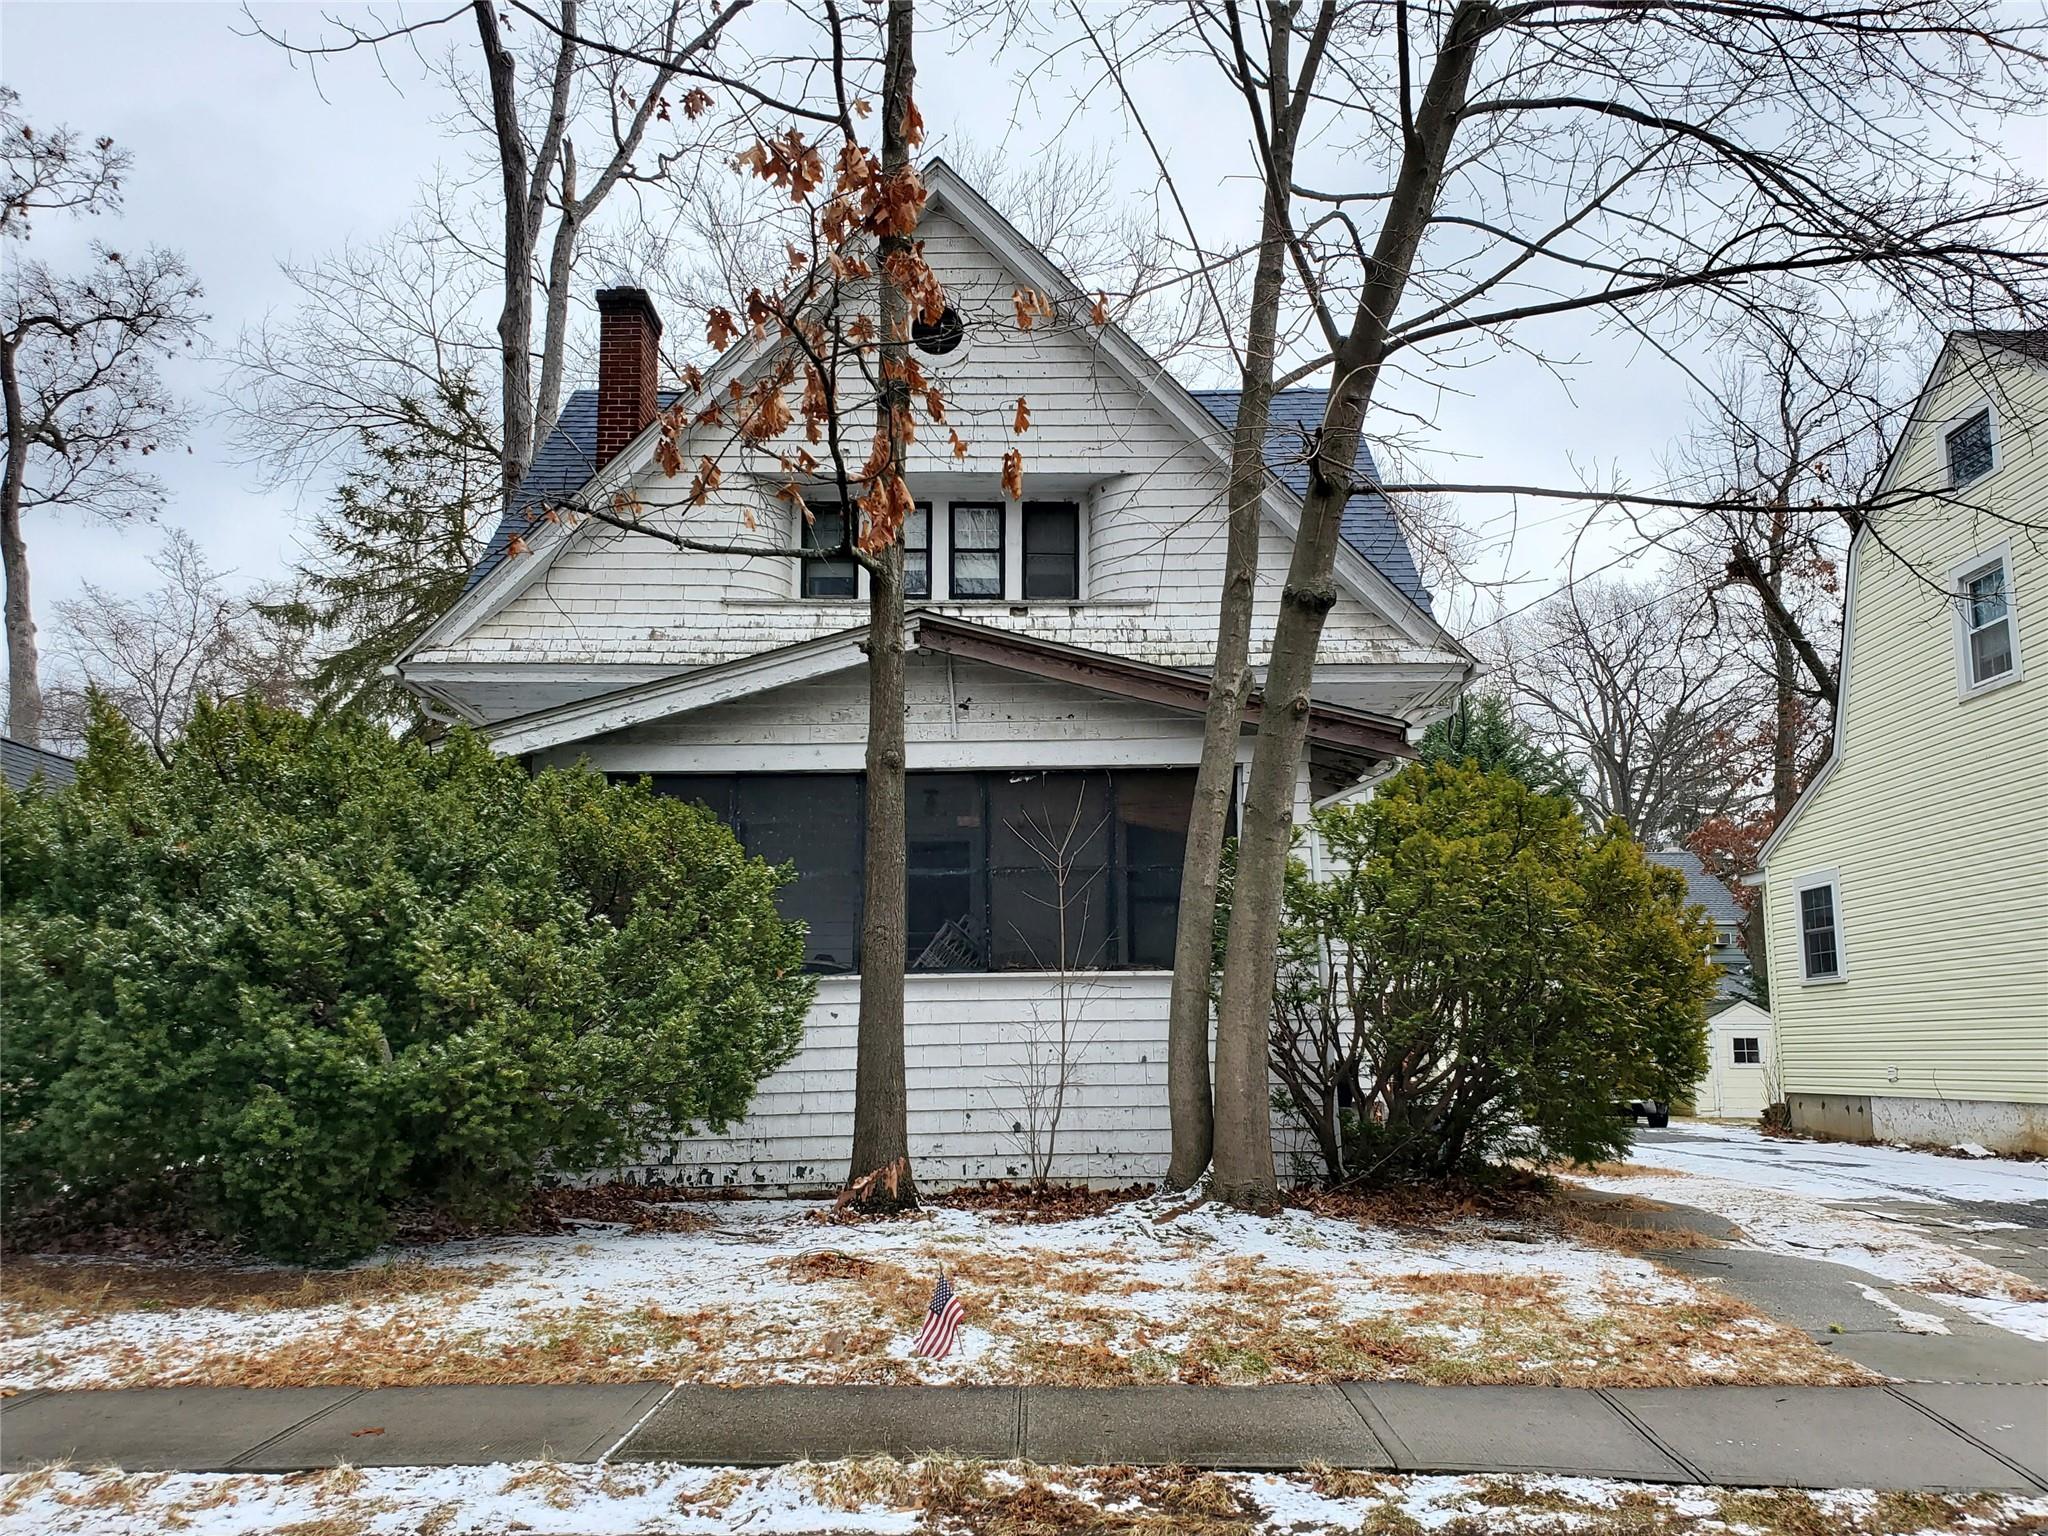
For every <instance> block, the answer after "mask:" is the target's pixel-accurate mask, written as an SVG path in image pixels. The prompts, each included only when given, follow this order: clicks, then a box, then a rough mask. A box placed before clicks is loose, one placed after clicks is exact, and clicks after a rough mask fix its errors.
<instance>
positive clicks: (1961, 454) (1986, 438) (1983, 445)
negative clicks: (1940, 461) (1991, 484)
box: [1948, 411, 1991, 485]
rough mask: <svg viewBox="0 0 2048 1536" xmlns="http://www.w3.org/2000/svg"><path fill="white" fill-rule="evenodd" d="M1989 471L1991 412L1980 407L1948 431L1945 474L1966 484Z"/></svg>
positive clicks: (1950, 479) (1957, 483)
mask: <svg viewBox="0 0 2048 1536" xmlns="http://www.w3.org/2000/svg"><path fill="white" fill-rule="evenodd" d="M1990 471H1991V413H1990V412H1989V411H1979V412H1978V413H1977V414H1976V415H1974V416H1972V417H1971V418H1970V419H1969V420H1968V421H1966V422H1964V423H1963V424H1962V425H1961V426H1959V427H1957V428H1956V429H1955V431H1953V432H1951V433H1949V435H1948V478H1949V484H1951V485H1965V484H1967V483H1969V482H1970V481H1972V480H1974V479H1976V478H1977V477H1978V476H1979V475H1984V474H1989V473H1990Z"/></svg>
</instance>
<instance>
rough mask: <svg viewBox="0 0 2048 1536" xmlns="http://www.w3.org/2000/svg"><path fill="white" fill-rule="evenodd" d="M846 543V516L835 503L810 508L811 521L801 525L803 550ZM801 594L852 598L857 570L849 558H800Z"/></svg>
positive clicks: (854, 592)
mask: <svg viewBox="0 0 2048 1536" xmlns="http://www.w3.org/2000/svg"><path fill="white" fill-rule="evenodd" d="M845 542H846V517H845V513H844V512H843V510H842V509H841V508H840V506H839V505H838V503H836V502H826V503H825V504H824V505H822V506H814V507H812V508H811V520H810V522H809V523H807V524H806V525H805V526H804V532H803V547H804V548H805V549H839V548H841V547H842V546H843V545H844V544H845ZM803 568H804V577H803V580H804V584H803V594H804V596H805V597H852V596H854V595H855V594H856V593H857V591H858V589H859V569H858V567H856V566H855V565H854V563H853V561H852V560H851V559H845V558H842V559H819V558H815V557H808V556H807V557H806V558H805V559H804V561H803Z"/></svg>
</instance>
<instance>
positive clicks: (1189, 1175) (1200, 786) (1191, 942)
mask: <svg viewBox="0 0 2048 1536" xmlns="http://www.w3.org/2000/svg"><path fill="white" fill-rule="evenodd" d="M1290 10H1291V7H1290ZM1325 35H1326V33H1323V32H1319V33H1318V35H1317V37H1316V38H1315V39H1314V40H1313V41H1312V42H1311V43H1310V47H1309V56H1308V60H1307V63H1306V65H1305V69H1304V79H1303V84H1304V85H1306V84H1307V83H1308V82H1309V81H1310V80H1312V79H1313V77H1314V73H1315V70H1316V68H1317V66H1318V65H1319V63H1320V55H1321V51H1322V43H1323V38H1324V36H1325ZM1292 36H1293V31H1292V25H1291V20H1290V24H1289V25H1286V26H1275V27H1273V28H1272V29H1271V35H1270V56H1269V57H1268V59H1267V71H1266V77H1267V81H1268V85H1269V94H1270V106H1269V112H1268V116H1269V120H1270V121H1271V123H1272V125H1273V126H1272V157H1273V161H1274V164H1275V166H1276V171H1275V174H1274V175H1273V176H1272V177H1271V178H1270V179H1269V183H1268V188H1267V197H1266V206H1265V213H1264V215H1263V217H1262V219H1261V228H1260V246H1259V259H1258V264H1257V266H1256V267H1255V268H1254V270H1253V274H1252V303H1251V313H1250V315H1249V317H1248V319H1247V322H1246V330H1245V349H1244V358H1243V363H1242V367H1241V369H1240V372H1239V383H1238V396H1237V421H1236V424H1235V428H1234V430H1233V432H1232V435H1231V447H1230V493H1229V494H1230V535H1229V540H1228V543H1227V545H1226V546H1225V549H1224V555H1223V586H1222V589H1221V591H1220V592H1219V593H1218V596H1217V605H1216V657H1215V662H1214V665H1213V667H1212V670H1211V674H1210V684H1209V703H1208V708H1207V710H1206V711H1205V713H1204V715H1203V719H1202V761H1201V766H1200V767H1199V768H1197V769H1196V771H1195V797H1194V805H1193V808H1192V810H1191V812H1190V814H1189V817H1188V840H1187V849H1186V852H1185V855H1184V857H1183V860H1182V864H1181V877H1180V912H1179V919H1178V926H1177V927H1176V928H1175V930H1174V940H1173V990H1172V993H1171V996H1170V998H1169V1000H1168V1003H1167V1024H1166V1101H1167V1110H1168V1114H1169V1116H1170V1119H1171V1123H1172V1127H1173V1151H1172V1156H1171V1159H1170V1160H1169V1162H1168V1163H1167V1168H1166V1185H1167V1187H1168V1188H1169V1189H1188V1188H1191V1187H1193V1185H1194V1184H1195V1182H1196V1181H1197V1180H1198V1179H1200V1178H1201V1176H1202V1174H1203V1173H1204V1172H1205V1171H1207V1169H1208V1167H1209V1158H1210V1155H1211V1153H1212V1152H1213V1151H1214V1146H1215V1133H1216V1116H1215V1109H1214V1106H1213V1105H1212V1103H1211V1100H1210V1092H1209V993H1210V982H1211V972H1212V970H1213V968H1214V966H1215V948H1216V885H1217V881H1218V878H1219V876H1220V872H1221V868H1222V863H1223V831H1224V828H1225V827H1226V826H1227V825H1228V824H1229V818H1230V797H1231V791H1232V790H1233V789H1234V788H1235V787H1236V784H1237V744H1238V739H1239V735H1240V733H1241V731H1242V729H1243V724H1244V706H1245V700H1246V699H1247V698H1249V697H1250V696H1251V689H1252V669H1251V662H1250V654H1251V632H1252V596H1253V593H1254V590H1255V589H1256V587H1257V584H1258V577H1259V527H1260V522H1261V518H1260V510H1261V506H1262V504H1263V502H1264V500H1265V492H1266V460H1265V444H1266V423H1267V420H1268V417H1269V415H1270V413H1271V407H1272V403H1273V357H1274V351H1275V346H1274V337H1275V334H1276V332H1277V331H1278V329H1279V321H1280V297H1281V290H1282V286H1283V280H1284V273H1285V270H1286V269H1285V262H1286V253H1287V210H1286V197H1287V185H1288V183H1289V182H1291V181H1292V179H1293V172H1294V151H1295V145H1296V143H1297V142H1298V139H1299V135H1300V129H1301V120H1302V113H1301V103H1303V102H1304V101H1305V100H1306V99H1307V96H1306V92H1305V91H1303V90H1297V91H1296V92H1295V99H1294V100H1293V101H1290V100H1289V99H1288V97H1287V87H1288V79H1289V68H1288V58H1287V53H1288V42H1289V40H1290V38H1291V37H1292Z"/></svg>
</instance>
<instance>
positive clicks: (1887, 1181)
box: [1629, 1120, 2048, 1205]
mask: <svg viewBox="0 0 2048 1536" xmlns="http://www.w3.org/2000/svg"><path fill="white" fill-rule="evenodd" d="M1629 1160H1630V1161H1631V1162H1634V1163H1639V1164H1642V1165H1644V1166H1646V1167H1653V1168H1668V1169H1671V1170H1673V1171H1675V1172H1679V1173H1692V1174H1706V1175H1709V1176H1711V1177H1714V1178H1721V1179H1728V1180H1731V1181H1733V1182H1736V1183H1744V1184H1753V1185H1755V1186H1756V1187H1758V1188H1760V1189H1771V1190H1776V1191H1778V1192H1779V1193H1781V1194H1788V1195H1807V1196H1811V1197H1813V1198H1816V1199H1822V1200H1915V1201H1926V1202H1930V1203H1934V1204H1940V1205H1946V1204H1949V1203H1951V1202H1952V1201H1957V1200H1970V1201H1982V1202H1986V1203H1992V1204H2021V1205H2024V1204H2032V1203H2041V1204H2048V1162H2034V1163H2025V1162H2019V1161H2017V1160H2014V1159H2010V1158H2000V1157H1987V1158H1985V1159H1984V1160H1982V1161H1981V1162H1963V1161H1959V1160H1958V1159H1956V1158H1953V1157H1943V1156H1942V1155H1940V1154H1939V1153H1935V1152H1916V1151H1913V1150H1911V1149H1910V1148H1902V1147H1873V1146H1864V1145H1862V1144H1861V1143H1858V1142H1850V1141H1796V1140H1791V1139H1786V1138H1778V1137H1770V1136H1765V1135H1763V1134H1761V1133H1760V1132H1758V1131H1756V1130H1754V1129H1753V1128H1751V1127H1748V1126H1734V1125H1708V1124H1704V1123H1701V1122H1699V1121H1681V1120H1674V1121H1673V1122H1672V1123H1671V1127H1670V1133H1668V1134H1667V1133H1665V1132H1658V1133H1656V1134H1655V1135H1654V1136H1653V1137H1643V1138H1639V1139H1638V1140H1637V1142H1636V1144H1635V1148H1634V1150H1633V1151H1632V1152H1631V1154H1630V1159H1629Z"/></svg>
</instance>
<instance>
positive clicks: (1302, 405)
mask: <svg viewBox="0 0 2048 1536" xmlns="http://www.w3.org/2000/svg"><path fill="white" fill-rule="evenodd" d="M1188 393H1189V394H1191V395H1193V396H1194V397H1195V399H1196V400H1197V401H1199V402H1200V403H1201V405H1202V408H1203V409H1204V410H1206V411H1207V412H1208V413H1209V414H1210V415H1211V416H1214V417H1215V418H1216V419H1217V420H1218V421H1220V422H1222V423H1223V425H1224V426H1226V427H1235V426H1236V425H1237V401H1238V395H1239V391H1237V390H1234V389H1191V390H1189V391H1188ZM1329 398H1330V392H1329V391H1328V390H1327V389H1283V390H1279V391H1277V392H1276V393H1275V394H1274V396H1273V405H1272V408H1271V410H1270V411H1269V412H1268V414H1267V417H1266V441H1265V445H1264V449H1263V456H1264V458H1265V460H1266V468H1267V469H1268V470H1270V471H1271V472H1272V474H1273V476H1274V478H1275V479H1277V480H1278V481H1279V482H1280V483H1281V484H1282V485H1284V486H1286V487H1287V489H1288V490H1290V491H1292V492H1293V493H1294V495H1295V497H1296V499H1298V500H1306V499H1307V497H1308V463H1307V460H1306V458H1305V456H1304V454H1303V452H1302V449H1303V445H1304V443H1305V442H1306V441H1307V438H1308V435H1309V434H1310V433H1311V432H1313V431H1314V430H1315V429H1316V428H1317V427H1318V426H1320V425H1321V424H1322V420H1323V411H1324V408H1325V406H1326V405H1327V403H1328V401H1329ZM1352 468H1354V469H1356V470H1357V471H1358V472H1359V473H1360V474H1362V475H1364V476H1365V477H1366V478H1367V479H1370V480H1374V481H1377V480H1378V479H1379V477H1380V471H1379V466H1378V465H1377V464H1375V463H1373V459H1372V449H1371V448H1369V447H1368V446H1367V445H1366V443H1365V440H1364V439H1363V438H1361V439H1359V443H1358V459H1357V461H1356V462H1355V463H1354V464H1353V465H1352ZM1339 531H1340V532H1341V533H1342V535H1343V538H1344V542H1345V543H1346V544H1349V545H1350V546H1351V547H1352V548H1353V549H1354V550H1356V551H1357V552H1358V553H1359V554H1360V555H1361V556H1363V557H1364V558H1365V560H1366V562H1367V563H1368V564H1370V565H1371V566H1372V568H1373V569H1374V570H1376V571H1378V572H1379V573H1380V574H1381V575H1382V576H1384V577H1386V578H1387V580H1389V581H1391V582H1392V583H1393V584H1394V585H1395V586H1396V587H1398V588H1399V589H1400V591H1401V595H1402V596H1403V597H1406V598H1407V599H1408V600H1409V601H1410V602H1412V603H1414V604H1416V605H1417V606H1418V607H1421V608H1424V609H1427V608H1428V607H1429V591H1428V589H1427V588H1425V587H1424V586H1423V585H1422V577H1421V575H1420V574H1419V573H1418V572H1417V571H1416V569H1415V557H1414V555H1413V553H1412V552H1411V551H1410V550H1409V548H1408V541H1407V540H1406V539H1405V538H1403V537H1402V536H1401V527H1400V524H1398V523H1397V522H1395V520H1394V509H1393V508H1392V507H1391V506H1389V505H1388V504H1387V498H1386V497H1384V496H1382V495H1381V494H1380V493H1379V492H1378V491H1361V492H1360V493H1359V494H1358V495H1356V496H1354V497H1352V498H1351V499H1350V500H1349V501H1347V502H1345V503H1344V515H1343V519H1342V522H1341V524H1340V530H1339Z"/></svg>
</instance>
